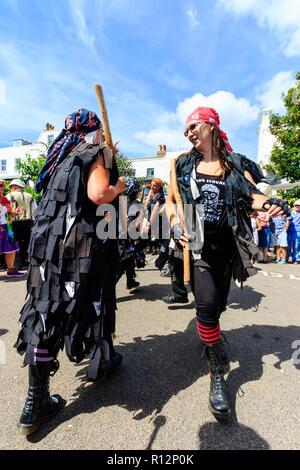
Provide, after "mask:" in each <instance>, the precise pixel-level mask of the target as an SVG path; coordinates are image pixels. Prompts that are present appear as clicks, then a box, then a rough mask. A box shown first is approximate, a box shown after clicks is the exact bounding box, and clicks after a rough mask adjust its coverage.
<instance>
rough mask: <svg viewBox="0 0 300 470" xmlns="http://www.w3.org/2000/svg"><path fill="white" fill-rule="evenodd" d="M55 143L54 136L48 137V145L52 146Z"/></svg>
mask: <svg viewBox="0 0 300 470" xmlns="http://www.w3.org/2000/svg"><path fill="white" fill-rule="evenodd" d="M53 141H54V135H53V134H50V135H48V145H51V144H52V142H53Z"/></svg>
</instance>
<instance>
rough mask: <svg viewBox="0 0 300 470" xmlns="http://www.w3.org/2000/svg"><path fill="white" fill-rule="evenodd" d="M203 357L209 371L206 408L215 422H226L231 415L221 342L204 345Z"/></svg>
mask: <svg viewBox="0 0 300 470" xmlns="http://www.w3.org/2000/svg"><path fill="white" fill-rule="evenodd" d="M204 351H205V355H206V358H207V361H208V366H209V370H210V379H211V381H210V391H209V402H208V407H209V410H210V411H211V413H212V414H213V415H214V417H215V418H216V419H217V420H221V421H226V420H227V419H228V418H229V416H230V413H231V410H230V404H229V400H228V395H227V388H226V383H225V379H224V358H223V357H222V345H221V342H220V341H219V342H217V343H214V344H211V345H210V344H206V345H205V348H204Z"/></svg>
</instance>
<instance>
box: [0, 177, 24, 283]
mask: <svg viewBox="0 0 300 470" xmlns="http://www.w3.org/2000/svg"><path fill="white" fill-rule="evenodd" d="M4 189H5V181H4V180H0V254H4V256H5V261H6V266H7V273H6V275H7V277H20V276H24V273H20V272H18V271H16V269H15V268H14V262H15V256H16V252H17V251H19V246H18V244H17V242H16V240H15V238H14V234H13V231H12V228H11V219H12V218H13V216H14V215H15V214H21V213H22V212H23V211H24V209H23V208H22V207H18V208H17V209H16V212H13V211H12V208H11V204H10V201H9V200H8V199H7V198H6V197H5V196H4V195H3V193H4Z"/></svg>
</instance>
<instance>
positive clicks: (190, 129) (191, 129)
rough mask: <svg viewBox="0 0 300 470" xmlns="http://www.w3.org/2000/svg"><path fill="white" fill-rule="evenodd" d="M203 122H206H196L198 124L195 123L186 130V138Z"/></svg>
mask: <svg viewBox="0 0 300 470" xmlns="http://www.w3.org/2000/svg"><path fill="white" fill-rule="evenodd" d="M201 122H204V121H196V122H193V123H192V124H191V125H190V126H189V128H188V129H186V130H185V131H184V133H183V134H184V136H185V137H187V136H188V135H189V131H193V130H194V129H195V127H196V126H198V124H201Z"/></svg>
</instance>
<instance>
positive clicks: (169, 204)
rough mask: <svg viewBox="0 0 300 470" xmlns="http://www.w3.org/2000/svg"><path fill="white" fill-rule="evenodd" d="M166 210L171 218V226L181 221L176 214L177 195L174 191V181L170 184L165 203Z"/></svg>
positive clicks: (169, 218)
mask: <svg viewBox="0 0 300 470" xmlns="http://www.w3.org/2000/svg"><path fill="white" fill-rule="evenodd" d="M165 211H166V214H167V217H168V220H169V224H170V227H173V225H175V224H178V223H180V220H179V219H178V217H177V215H176V204H175V196H174V191H173V185H172V181H170V184H169V190H168V196H167V200H166V204H165Z"/></svg>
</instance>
